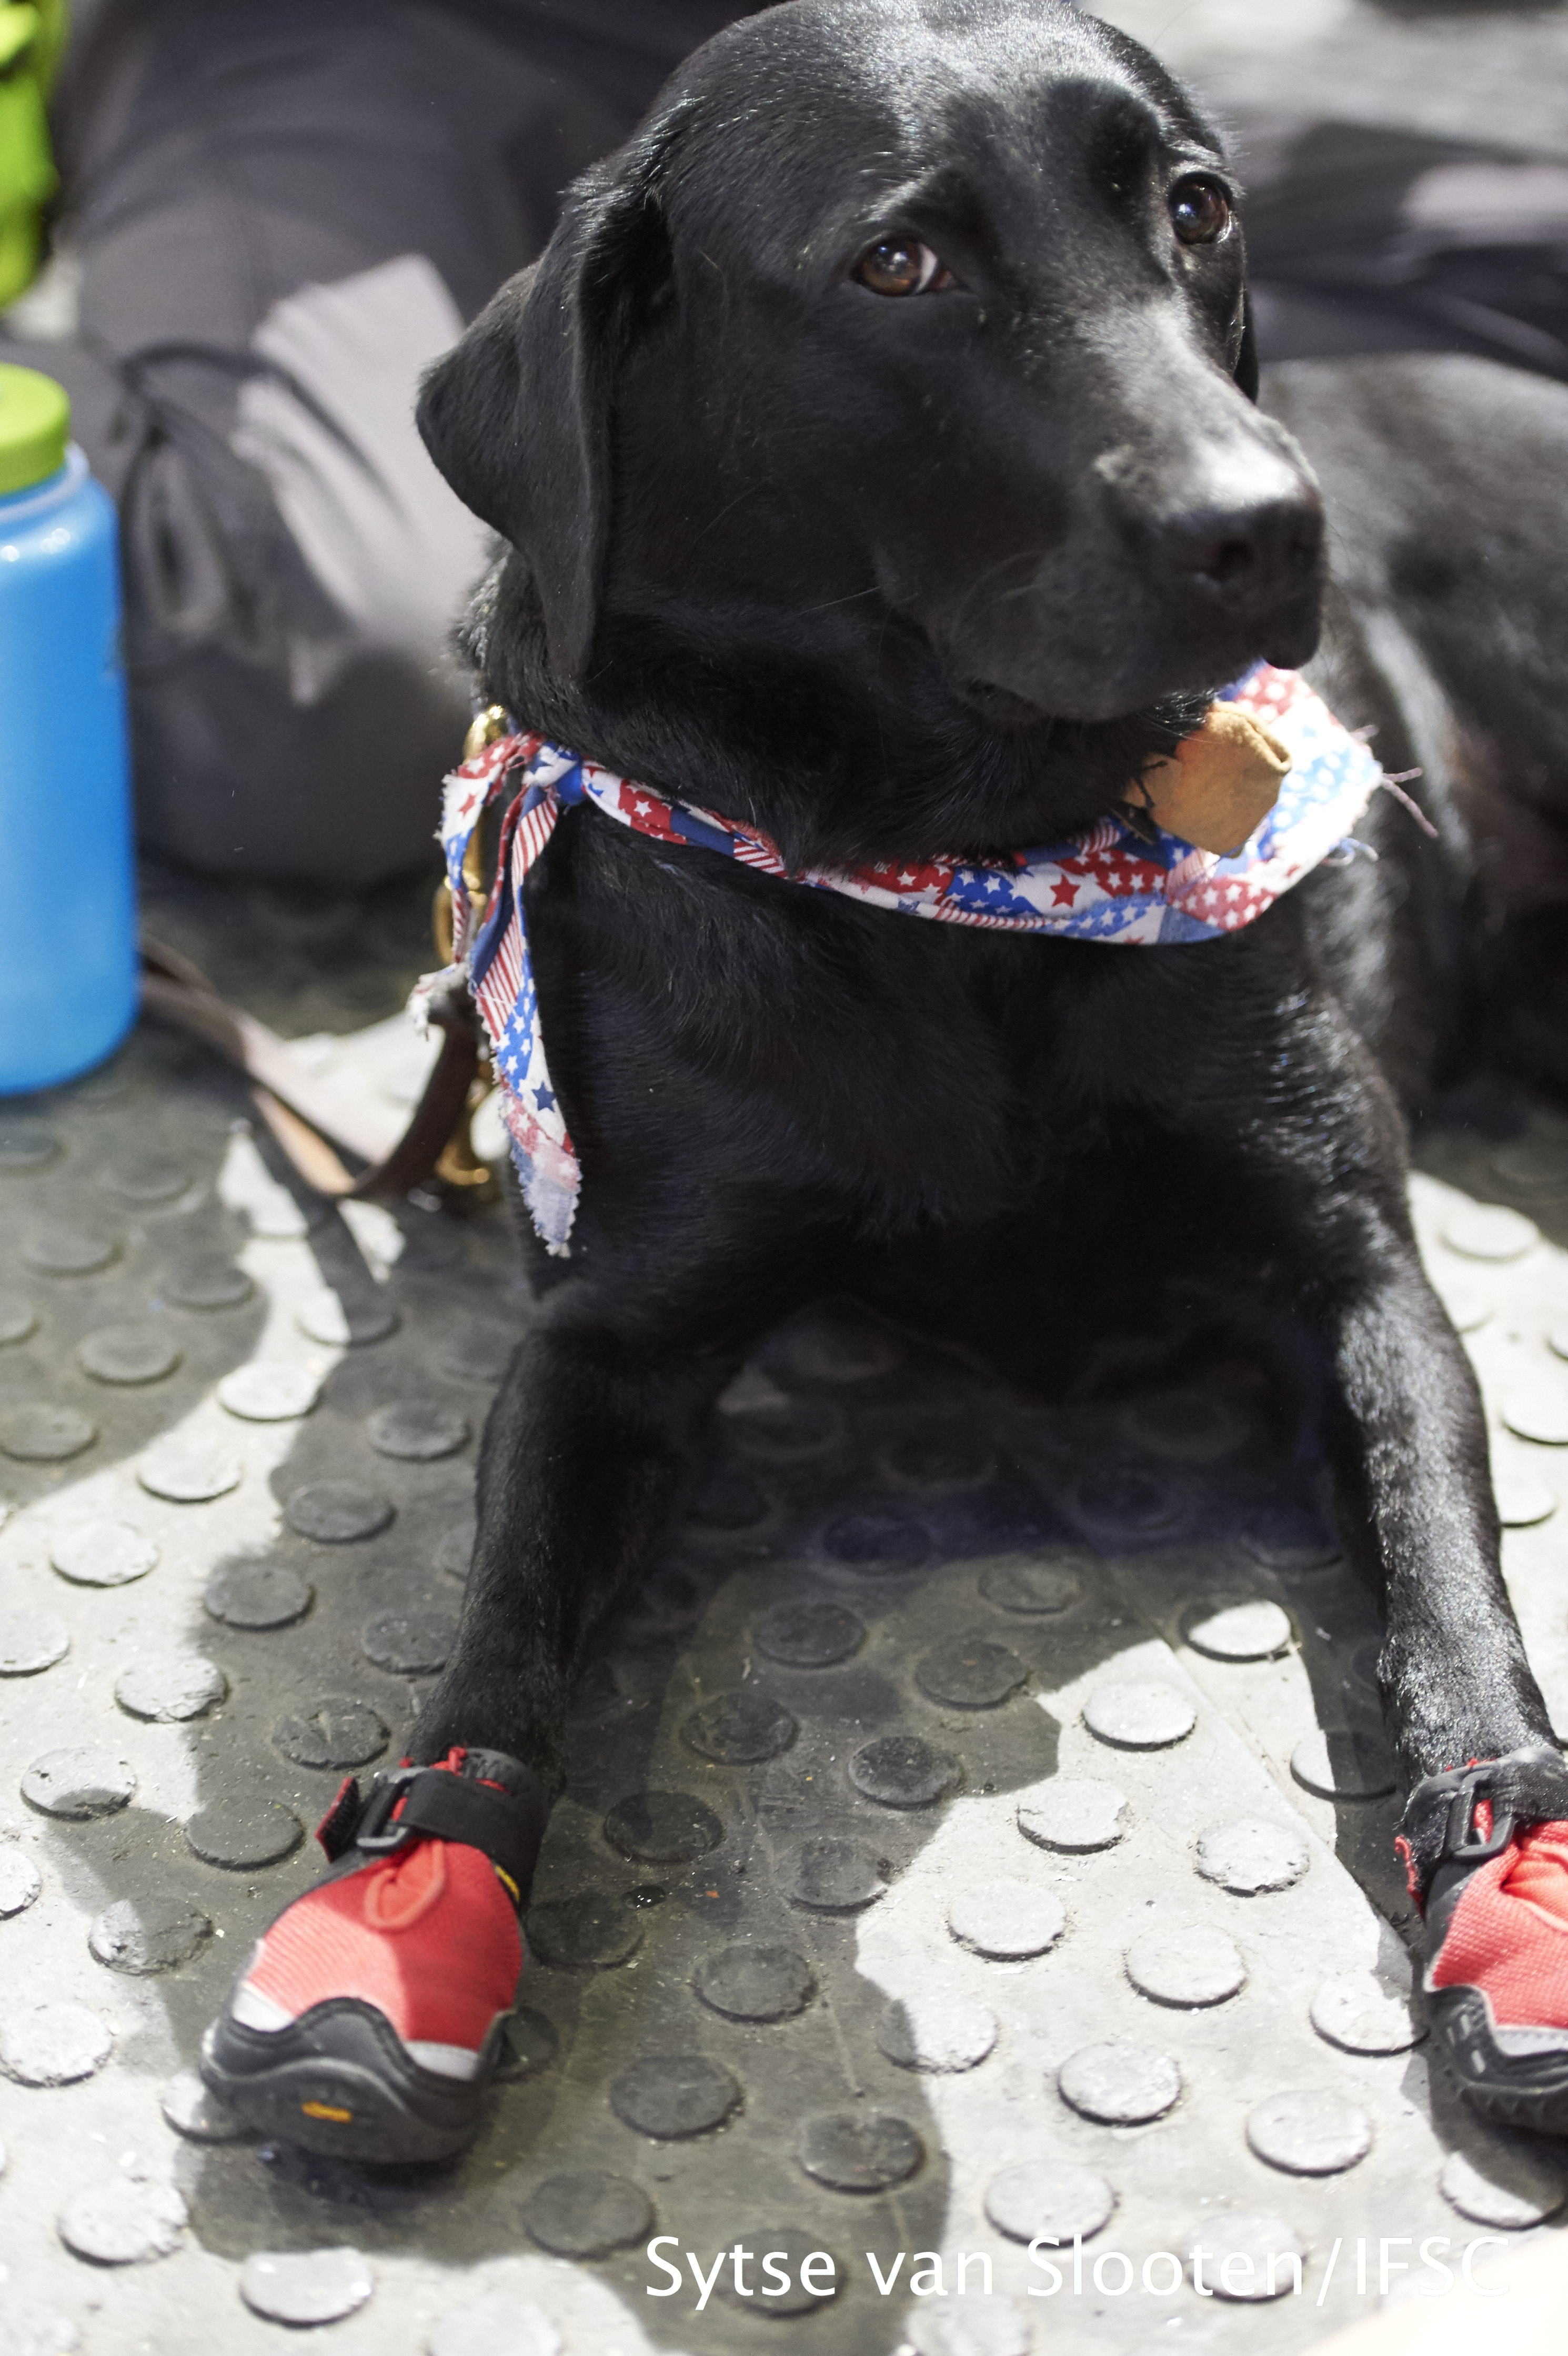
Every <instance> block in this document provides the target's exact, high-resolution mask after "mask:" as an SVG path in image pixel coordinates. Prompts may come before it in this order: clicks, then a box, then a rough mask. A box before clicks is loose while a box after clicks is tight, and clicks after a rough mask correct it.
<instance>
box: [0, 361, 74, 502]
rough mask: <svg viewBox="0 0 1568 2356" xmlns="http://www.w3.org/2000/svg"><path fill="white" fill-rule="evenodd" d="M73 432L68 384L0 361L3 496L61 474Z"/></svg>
mask: <svg viewBox="0 0 1568 2356" xmlns="http://www.w3.org/2000/svg"><path fill="white" fill-rule="evenodd" d="M69 434H70V395H69V393H68V392H67V391H66V390H65V387H64V386H63V385H60V384H57V383H56V382H55V380H54V379H53V377H52V376H41V375H40V374H39V373H38V369H30V368H12V367H11V366H10V364H9V363H8V362H7V361H5V360H0V498H4V497H5V494H6V493H7V492H8V491H27V490H30V489H31V488H32V487H33V485H34V484H35V483H42V482H47V481H48V477H50V476H51V475H58V474H59V470H60V468H61V467H62V466H64V464H65V445H66V439H67V436H68V435H69Z"/></svg>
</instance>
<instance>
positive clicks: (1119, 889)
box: [421, 663, 1384, 1256]
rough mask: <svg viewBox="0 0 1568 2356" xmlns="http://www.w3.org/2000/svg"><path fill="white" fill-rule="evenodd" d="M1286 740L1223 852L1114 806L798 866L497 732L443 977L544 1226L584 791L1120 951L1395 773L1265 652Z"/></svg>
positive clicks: (1265, 713) (1285, 870) (1240, 896)
mask: <svg viewBox="0 0 1568 2356" xmlns="http://www.w3.org/2000/svg"><path fill="white" fill-rule="evenodd" d="M1223 698H1224V701H1228V702H1232V703H1235V704H1238V705H1239V706H1240V708H1241V710H1242V711H1244V712H1249V713H1251V715H1252V717H1253V718H1255V719H1256V720H1258V721H1259V722H1261V723H1262V724H1263V725H1264V726H1265V727H1267V728H1268V729H1269V730H1270V731H1271V732H1272V734H1273V735H1274V736H1276V737H1277V738H1279V740H1280V741H1281V742H1282V743H1283V745H1284V747H1285V749H1286V751H1287V752H1288V753H1289V754H1290V755H1291V768H1290V771H1289V774H1288V775H1287V776H1285V778H1284V780H1283V784H1282V786H1281V787H1280V794H1279V798H1278V800H1277V801H1276V802H1275V804H1274V806H1273V809H1271V810H1270V812H1269V814H1268V816H1267V817H1266V818H1265V819H1263V821H1262V824H1261V825H1260V826H1259V827H1258V828H1257V829H1256V830H1255V831H1254V832H1253V834H1252V835H1251V837H1250V839H1249V840H1248V841H1247V842H1246V843H1245V844H1244V845H1243V846H1242V848H1241V849H1240V851H1236V852H1234V853H1232V854H1230V856H1228V857H1221V856H1218V855H1217V854H1216V853H1214V852H1212V851H1198V850H1195V849H1194V847H1193V846H1192V844H1191V843H1188V842H1183V841H1181V840H1180V839H1179V838H1178V837H1177V836H1176V835H1173V834H1167V833H1165V831H1164V830H1163V829H1158V830H1156V836H1155V841H1153V842H1146V841H1144V840H1142V839H1141V837H1140V836H1138V835H1137V834H1135V833H1134V832H1133V829H1132V828H1131V827H1130V826H1127V825H1124V824H1123V823H1122V820H1120V819H1116V818H1103V819H1099V820H1098V821H1097V823H1096V824H1095V825H1094V826H1092V827H1090V828H1089V829H1088V830H1086V831H1085V832H1083V833H1081V834H1079V835H1075V836H1074V837H1072V838H1071V839H1070V840H1069V841H1066V842H1061V843H1056V844H1052V845H1050V846H1048V847H1047V848H1043V849H1040V850H1037V851H1017V852H1015V853H1014V854H1013V855H1012V856H1011V857H1010V858H1007V859H999V860H983V861H962V860H957V859H938V860H929V861H923V862H920V861H908V862H897V861H880V862H877V863H876V864H875V865H873V866H870V867H864V868H859V869H856V870H855V871H854V872H853V873H851V872H849V871H847V870H843V869H808V870H806V871H805V872H804V873H800V874H791V873H789V869H787V868H786V866H785V865H784V862H783V861H782V860H781V859H780V858H779V852H778V851H777V849H776V848H775V846H774V844H773V843H772V842H771V841H769V840H768V836H767V835H765V834H763V833H761V832H759V831H757V830H756V829H753V828H749V827H745V826H740V825H736V823H735V822H734V821H733V820H731V819H722V818H718V817H715V816H714V813H713V812H712V811H711V810H705V809H698V808H696V807H695V806H694V805H693V804H691V803H686V802H678V801H671V800H670V799H668V798H666V797H665V796H664V795H662V794H659V793H656V792H654V791H653V790H652V789H651V788H650V787H647V786H639V785H637V784H635V783H633V782H632V781H631V780H630V779H629V778H626V777H618V776H616V775H615V774H614V773H613V771H611V770H608V769H601V768H600V767H598V766H596V763H594V762H592V761H583V760H579V759H578V757H577V755H575V753H569V752H567V751H565V750H564V748H563V747H562V746H561V745H559V744H549V743H547V742H546V741H545V739H544V738H543V737H542V736H536V735H527V734H517V735H510V736H502V737H500V738H499V739H498V740H497V741H496V742H495V743H494V744H489V745H487V746H486V747H485V749H484V751H483V752H482V753H479V754H478V755H476V756H475V758H474V759H472V760H469V761H465V762H464V763H463V765H462V766H461V767H460V768H458V769H455V770H454V771H453V772H452V774H451V775H450V776H448V777H447V778H446V798H445V802H444V805H443V809H442V819H441V842H442V848H443V850H444V851H445V852H446V873H447V879H448V881H449V883H450V884H451V889H452V919H453V958H454V963H453V964H452V965H451V966H450V967H448V968H447V969H446V973H445V974H443V975H439V976H430V977H427V980H426V982H425V983H424V984H422V986H421V987H422V990H423V991H428V990H429V988H431V987H433V986H434V985H435V983H437V982H440V981H445V980H448V979H455V978H456V977H457V976H459V975H461V976H464V977H465V978H466V979H467V982H468V985H469V987H470V988H471V989H472V991H473V992H474V996H475V998H476V1000H477V1001H478V1008H479V1012H480V1014H481V1016H482V1018H483V1021H484V1025H485V1029H486V1031H487V1032H488V1033H489V1039H490V1044H491V1049H492V1052H493V1057H494V1062H495V1068H496V1076H497V1078H498V1080H499V1084H500V1088H501V1104H502V1108H503V1112H504V1116H505V1119H506V1124H507V1128H508V1130H509V1131H510V1137H511V1142H512V1152H513V1156H514V1159H515V1161H516V1162H517V1167H518V1173H519V1176H520V1177H521V1181H522V1191H523V1194H524V1197H525V1199H526V1201H527V1204H528V1207H529V1211H530V1214H531V1215H532V1219H533V1224H534V1226H535V1227H536V1228H537V1229H538V1231H539V1234H540V1236H541V1237H542V1240H543V1242H544V1243H545V1245H546V1246H547V1248H549V1250H551V1251H552V1252H553V1253H556V1254H558V1255H562V1256H564V1255H565V1254H566V1253H567V1251H568V1249H569V1243H568V1238H569V1237H570V1235H571V1232H572V1222H573V1219H574V1218H575V1215H576V1208H577V1197H578V1194H579V1191H580V1188H581V1183H582V1173H581V1171H580V1169H579V1167H578V1163H577V1157H576V1154H575V1151H573V1147H572V1141H571V1138H570V1136H569V1135H568V1134H567V1130H566V1123H565V1120H564V1117H563V1114H562V1111H561V1107H560V1104H559V1102H558V1100H557V1098H556V1096H555V1091H554V1088H553V1085H552V1083H551V1078H550V1067H549V1065H548V1064H547V1062H546V1060H545V1055H544V1040H543V1035H542V1031H541V1028H540V1021H539V1000H538V993H537V991H536V990H535V988H534V980H533V969H532V963H531V960H530V958H529V951H528V928H527V925H526V922H525V919H524V914H523V881H524V878H525V877H526V875H527V873H528V871H529V869H530V868H531V867H532V864H533V862H534V861H535V860H536V859H537V858H538V856H539V854H540V852H541V851H542V850H543V848H544V846H545V844H546V843H547V842H548V841H549V840H550V837H551V835H552V834H553V832H554V830H555V821H556V819H558V818H559V816H560V814H561V812H562V810H563V809H568V808H570V807H571V806H572V805H574V804H575V803H577V802H583V801H588V802H592V803H594V804H595V805H596V808H598V809H601V810H603V811H605V812H606V813H607V816H609V817H611V818H613V819H618V820H619V822H620V823H621V824H622V825H623V826H629V827H633V828H635V829H636V830H637V832H638V833H639V834H648V835H651V836H653V838H654V839H655V841H660V842H670V843H692V844H695V845H697V846H699V847H700V848H701V849H703V850H704V851H719V852H721V853H722V854H723V855H724V857H725V858H727V859H738V860H740V861H741V862H743V863H744V864H745V865H746V866H747V867H753V868H757V869H758V870H760V871H761V872H762V873H764V874H768V875H777V876H779V878H780V879H781V880H783V881H786V882H789V883H795V884H810V885H813V886H815V887H816V888H817V889H818V890H820V891H826V892H840V893H843V894H844V895H845V897H846V898H849V899H852V900H859V901H862V902H864V903H865V905H866V906H867V907H873V908H891V909H897V910H899V911H900V912H901V913H902V914H904V915H906V916H929V917H932V918H935V919H936V920H937V921H938V922H940V923H944V924H953V925H979V926H988V927H991V928H993V929H995V930H998V931H1003V930H1006V931H1015V932H1032V933H1054V934H1056V935H1058V936H1059V937H1061V938H1063V939H1066V940H1080V941H1102V942H1104V943H1106V944H1107V945H1108V946H1110V947H1112V948H1151V947H1154V946H1155V945H1156V944H1159V945H1164V944H1165V943H1169V942H1185V941H1211V940H1219V939H1222V938H1223V937H1224V936H1225V935H1226V934H1227V933H1232V932H1235V931H1237V930H1239V929H1240V927H1241V926H1244V925H1250V924H1252V923H1253V922H1254V921H1255V920H1256V919H1257V918H1258V917H1259V916H1262V913H1263V911H1264V909H1265V908H1268V907H1271V906H1272V905H1273V903H1274V901H1275V900H1277V899H1278V898H1279V897H1280V895H1281V894H1282V893H1283V892H1288V891H1289V890H1290V888H1291V886H1292V884H1293V883H1298V882H1299V881H1300V879H1301V878H1302V876H1304V875H1305V874H1307V873H1309V872H1310V871H1311V870H1312V869H1313V868H1315V867H1316V866H1318V865H1319V864H1320V863H1321V862H1323V861H1324V860H1325V859H1326V858H1328V857H1329V856H1330V855H1331V854H1332V853H1334V852H1335V851H1337V850H1338V849H1339V848H1340V846H1342V845H1344V844H1345V843H1346V841H1347V839H1348V837H1349V836H1350V830H1351V829H1352V828H1353V827H1354V825H1355V823H1356V821H1357V819H1359V817H1360V816H1361V813H1362V812H1363V810H1364V809H1366V807H1367V803H1368V801H1369V798H1370V796H1371V794H1372V792H1373V791H1374V789H1375V788H1376V787H1378V786H1379V785H1380V783H1382V782H1384V780H1383V776H1382V771H1381V768H1380V765H1379V763H1378V761H1377V759H1376V757H1375V755H1373V754H1372V753H1371V752H1369V749H1368V747H1367V745H1366V744H1364V743H1363V742H1362V741H1361V739H1360V738H1359V737H1357V736H1353V735H1352V734H1350V733H1349V731H1348V730H1347V729H1345V728H1342V727H1341V726H1340V724H1339V723H1338V722H1337V720H1336V719H1335V718H1334V716H1333V714H1332V713H1331V712H1329V710H1328V708H1327V706H1326V704H1325V703H1324V702H1323V701H1322V699H1321V698H1320V697H1319V696H1317V695H1316V694H1315V693H1314V692H1313V691H1312V689H1311V688H1310V687H1308V686H1307V684H1306V682H1305V680H1303V679H1302V678H1300V677H1299V676H1298V674H1297V673H1295V672H1294V671H1287V670H1276V669H1273V666H1272V665H1270V664H1268V663H1260V664H1258V665H1257V666H1256V667H1255V668H1254V669H1252V670H1250V671H1249V672H1248V673H1247V675H1246V677H1245V678H1244V679H1242V680H1238V681H1237V683H1236V684H1235V685H1234V686H1232V687H1229V688H1227V689H1225V690H1224V691H1223ZM513 780H517V781H518V784H519V786H520V790H517V791H516V792H515V793H514V794H513V797H512V798H511V799H510V804H509V806H508V807H507V809H506V812H505V815H504V817H503V819H502V821H501V829H500V839H499V845H498V848H497V854H496V866H495V878H494V882H493V883H492V885H491V888H490V891H489V895H488V897H487V898H485V899H483V900H479V901H476V898H475V895H474V894H471V893H470V891H469V887H468V883H467V877H466V875H465V873H464V860H465V855H466V853H467V849H468V844H469V840H470V838H471V836H472V835H473V832H474V829H475V828H476V827H477V826H478V823H479V820H480V819H481V817H482V816H483V814H484V812H485V810H486V809H488V808H489V805H490V804H491V803H492V802H494V801H497V800H498V799H502V798H505V796H506V795H507V793H508V790H509V788H510V787H511V785H512V782H513Z"/></svg>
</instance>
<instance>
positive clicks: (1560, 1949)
mask: <svg viewBox="0 0 1568 2356" xmlns="http://www.w3.org/2000/svg"><path fill="white" fill-rule="evenodd" d="M1398 1845H1399V1847H1400V1849H1401V1851H1402V1854H1403V1857H1404V1860H1405V1870H1406V1874H1407V1876H1408V1878H1409V1881H1410V1887H1411V1893H1412V1896H1413V1897H1414V1898H1415V1899H1416V1901H1417V1902H1418V1903H1419V1904H1420V1905H1421V1908H1422V1911H1423V1914H1424V1915H1425V1918H1426V1973H1425V1977H1424V1980H1423V1987H1425V1990H1426V1994H1427V1997H1428V2001H1429V2008H1430V2013H1431V2019H1432V2033H1433V2037H1434V2040H1435V2041H1436V2043H1437V2045H1438V2047H1439V2048H1440V2050H1441V2051H1442V2052H1443V2054H1444V2058H1445V2060H1446V2061H1447V2062H1448V2066H1449V2068H1450V2069H1451V2070H1452V2072H1454V2075H1455V2078H1456V2079H1457V2080H1458V2083H1459V2084H1460V2085H1461V2086H1462V2087H1463V2088H1464V2090H1465V2092H1466V2094H1468V2095H1469V2096H1470V2099H1471V2100H1472V2102H1474V2103H1476V2104H1479V2105H1480V2106H1481V2107H1482V2108H1484V2109H1486V2110H1487V2111H1489V2112H1492V2113H1494V2114H1495V2115H1498V2116H1499V2117H1501V2118H1504V2119H1509V2120H1511V2121H1512V2122H1513V2124H1514V2125H1515V2126H1523V2127H1534V2128H1536V2129H1537V2130H1538V2131H1540V2132H1542V2133H1545V2134H1556V2135H1562V2134H1568V1764H1565V1763H1564V1762H1563V1758H1562V1756H1561V1754H1560V1753H1559V1752H1558V1751H1553V1750H1552V1749H1550V1748H1549V1747H1548V1746H1546V1745H1545V1744H1541V1745H1537V1746H1534V1747H1532V1748H1530V1749H1528V1750H1523V1751H1509V1754H1508V1756H1507V1757H1506V1758H1503V1759H1491V1760H1483V1761H1478V1762H1472V1763H1471V1764H1470V1765H1469V1766H1468V1767H1463V1768H1459V1769H1457V1770H1455V1772H1451V1773H1449V1774H1446V1775H1429V1776H1428V1777H1427V1778H1426V1781H1425V1782H1424V1783H1418V1784H1417V1786H1416V1788H1415V1790H1414V1791H1413V1792H1412V1794H1411V1796H1410V1804H1409V1805H1408V1806H1407V1808H1406V1810H1405V1815H1404V1829H1403V1831H1402V1834H1401V1836H1400V1839H1399V1844H1398Z"/></svg>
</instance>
